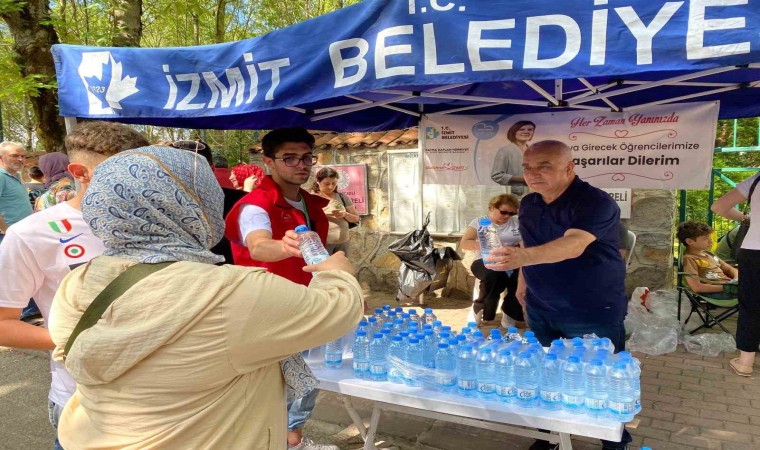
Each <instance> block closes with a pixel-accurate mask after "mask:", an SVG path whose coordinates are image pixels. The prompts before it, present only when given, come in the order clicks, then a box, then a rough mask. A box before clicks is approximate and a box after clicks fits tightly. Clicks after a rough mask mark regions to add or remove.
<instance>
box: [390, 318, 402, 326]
mask: <svg viewBox="0 0 760 450" xmlns="http://www.w3.org/2000/svg"><path fill="white" fill-rule="evenodd" d="M393 323H395V324H398V325H403V324H404V319H395V320H394V321H393Z"/></svg>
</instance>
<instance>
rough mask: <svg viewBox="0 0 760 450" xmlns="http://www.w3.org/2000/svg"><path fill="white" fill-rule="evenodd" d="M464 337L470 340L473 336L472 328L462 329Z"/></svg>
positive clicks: (461, 332)
mask: <svg viewBox="0 0 760 450" xmlns="http://www.w3.org/2000/svg"><path fill="white" fill-rule="evenodd" d="M459 334H461V335H462V336H465V337H467V338H468V339H469V338H470V337H471V336H472V328H470V327H462V330H461V331H460V332H459Z"/></svg>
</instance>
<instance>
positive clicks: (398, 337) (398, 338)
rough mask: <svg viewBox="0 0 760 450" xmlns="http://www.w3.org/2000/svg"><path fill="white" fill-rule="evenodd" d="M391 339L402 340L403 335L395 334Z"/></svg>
mask: <svg viewBox="0 0 760 450" xmlns="http://www.w3.org/2000/svg"><path fill="white" fill-rule="evenodd" d="M391 340H392V341H393V342H401V336H399V335H395V336H393V337H392V338H391Z"/></svg>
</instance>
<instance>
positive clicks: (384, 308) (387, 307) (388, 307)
mask: <svg viewBox="0 0 760 450" xmlns="http://www.w3.org/2000/svg"><path fill="white" fill-rule="evenodd" d="M389 309H391V305H383V310H385V311H387V310H389Z"/></svg>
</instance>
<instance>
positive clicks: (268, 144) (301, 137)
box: [261, 128, 314, 158]
mask: <svg viewBox="0 0 760 450" xmlns="http://www.w3.org/2000/svg"><path fill="white" fill-rule="evenodd" d="M285 142H303V143H304V144H306V145H308V146H309V147H310V148H314V136H312V135H311V134H310V133H309V132H308V131H307V130H306V128H278V129H276V130H272V131H270V132H269V133H267V134H266V135H264V138H263V139H261V147H262V148H263V149H264V156H266V157H268V158H274V155H275V153H277V149H278V148H279V147H280V145H282V144H284V143H285Z"/></svg>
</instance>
